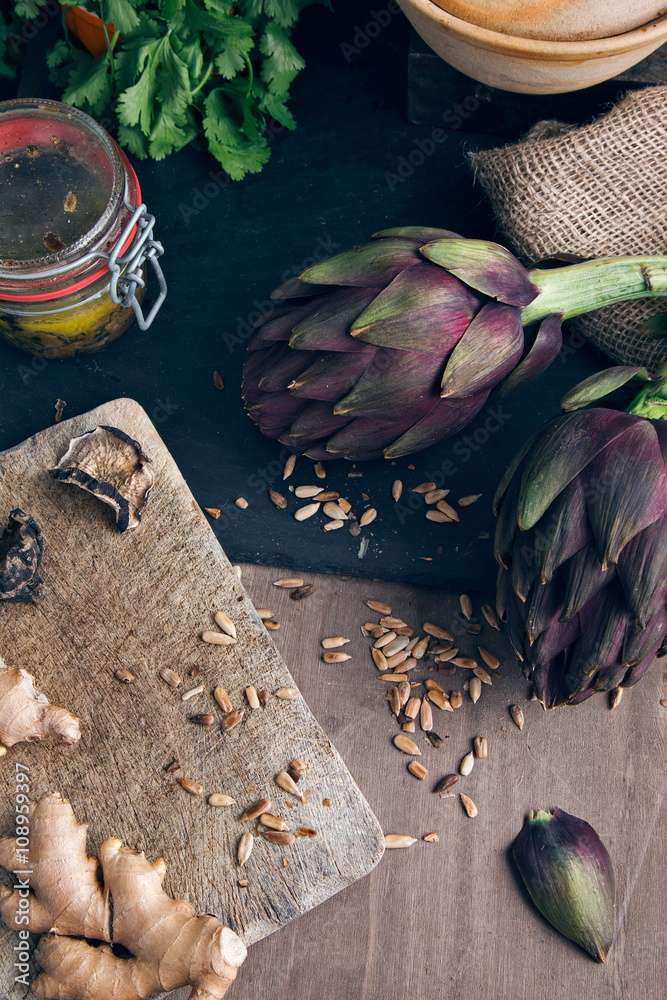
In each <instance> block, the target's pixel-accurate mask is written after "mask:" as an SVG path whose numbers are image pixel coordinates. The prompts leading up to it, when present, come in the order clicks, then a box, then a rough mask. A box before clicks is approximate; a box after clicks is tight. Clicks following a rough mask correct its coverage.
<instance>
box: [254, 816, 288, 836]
mask: <svg viewBox="0 0 667 1000" xmlns="http://www.w3.org/2000/svg"><path fill="white" fill-rule="evenodd" d="M259 821H260V823H262V825H263V826H268V827H269V828H270V829H271V830H283V831H284V830H286V829H287V823H286V822H285V820H284V819H280V817H279V816H273V815H272V814H271V813H267V812H265V813H262V815H261V816H260V817H259Z"/></svg>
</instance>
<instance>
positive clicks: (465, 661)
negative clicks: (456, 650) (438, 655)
mask: <svg viewBox="0 0 667 1000" xmlns="http://www.w3.org/2000/svg"><path fill="white" fill-rule="evenodd" d="M450 652H451V651H450ZM449 659H450V660H451V661H452V663H455V664H456V666H457V667H463V669H464V670H475V669H476V667H477V660H471V659H470V657H469V656H453V657H452V656H450V657H449Z"/></svg>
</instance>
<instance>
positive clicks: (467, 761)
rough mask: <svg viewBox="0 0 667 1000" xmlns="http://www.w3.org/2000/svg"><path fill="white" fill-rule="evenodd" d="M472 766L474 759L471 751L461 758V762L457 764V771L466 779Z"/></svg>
mask: <svg viewBox="0 0 667 1000" xmlns="http://www.w3.org/2000/svg"><path fill="white" fill-rule="evenodd" d="M474 764H475V758H474V756H473V754H472V751H470V753H467V754H466V755H465V757H464V758H463V760H462V761H461V763H460V764H459V771H460V772H461V774H462V775H463V777H464V778H466V777H467V776H468V775H469V774H470V772H471V771H472V769H473V767H474Z"/></svg>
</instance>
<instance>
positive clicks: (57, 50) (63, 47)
mask: <svg viewBox="0 0 667 1000" xmlns="http://www.w3.org/2000/svg"><path fill="white" fill-rule="evenodd" d="M69 54H70V47H69V45H68V44H67V42H66V41H65V39H64V38H59V39H58V41H57V42H56V44H55V45H54V46H53V48H52V49H51V50H50V51H49V52H47V54H46V65H47V66H48V67H49V69H55V68H56V66H61V65H62V64H63V63H64V62H65V60H66V59H67V58H68V57H69Z"/></svg>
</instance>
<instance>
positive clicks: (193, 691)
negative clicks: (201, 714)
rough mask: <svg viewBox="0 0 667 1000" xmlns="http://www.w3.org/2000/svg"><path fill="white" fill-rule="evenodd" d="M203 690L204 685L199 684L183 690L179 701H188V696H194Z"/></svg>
mask: <svg viewBox="0 0 667 1000" xmlns="http://www.w3.org/2000/svg"><path fill="white" fill-rule="evenodd" d="M203 691H204V685H203V684H200V685H199V686H198V687H194V688H190V690H189V691H185V692H184V693H183V694H182V695H181V701H189V700H190V698H194V697H195V696H196V695H198V694H202V693H203Z"/></svg>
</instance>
